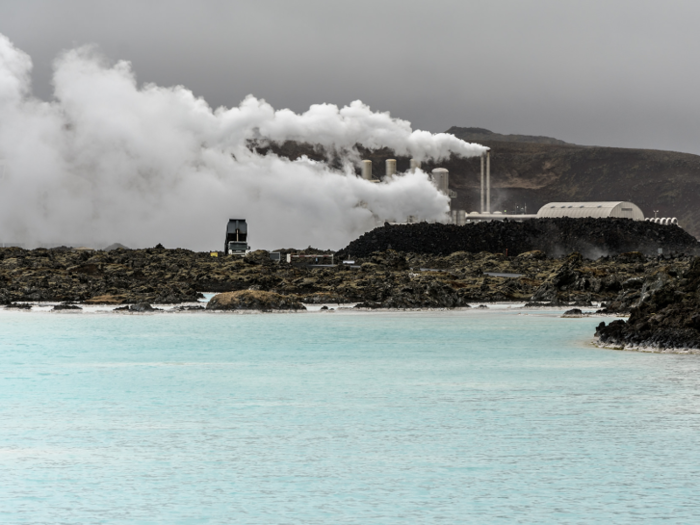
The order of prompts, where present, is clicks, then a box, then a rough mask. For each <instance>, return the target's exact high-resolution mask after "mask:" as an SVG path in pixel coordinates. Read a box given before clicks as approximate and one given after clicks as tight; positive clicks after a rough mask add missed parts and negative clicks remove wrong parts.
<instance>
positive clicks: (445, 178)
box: [431, 168, 450, 194]
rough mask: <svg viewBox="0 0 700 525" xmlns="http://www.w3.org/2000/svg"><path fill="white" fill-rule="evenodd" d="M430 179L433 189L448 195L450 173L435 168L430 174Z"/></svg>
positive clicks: (443, 169)
mask: <svg viewBox="0 0 700 525" xmlns="http://www.w3.org/2000/svg"><path fill="white" fill-rule="evenodd" d="M431 178H432V180H433V184H434V185H435V187H436V188H437V189H438V190H440V191H441V192H443V193H445V194H448V193H449V187H450V172H449V171H447V170H446V169H445V168H435V169H434V170H433V171H432V173H431Z"/></svg>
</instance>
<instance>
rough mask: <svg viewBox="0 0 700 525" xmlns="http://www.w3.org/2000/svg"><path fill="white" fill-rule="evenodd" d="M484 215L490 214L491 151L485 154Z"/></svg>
mask: <svg viewBox="0 0 700 525" xmlns="http://www.w3.org/2000/svg"><path fill="white" fill-rule="evenodd" d="M486 213H491V151H487V152H486Z"/></svg>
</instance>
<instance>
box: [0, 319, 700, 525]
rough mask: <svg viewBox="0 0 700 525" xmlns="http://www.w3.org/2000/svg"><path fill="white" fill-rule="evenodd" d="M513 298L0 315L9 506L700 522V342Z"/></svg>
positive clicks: (223, 518)
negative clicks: (659, 340) (630, 342)
mask: <svg viewBox="0 0 700 525" xmlns="http://www.w3.org/2000/svg"><path fill="white" fill-rule="evenodd" d="M598 322H600V320H599V319H560V318H558V317H556V316H553V315H551V314H547V315H521V314H519V313H518V312H508V311H504V312H494V311H485V312H483V311H472V312H437V313H425V312H423V313H421V312H415V313H396V314H391V313H382V314H369V313H366V314H365V313H341V312H335V313H318V314H286V315H285V314H264V315H232V314H219V315H217V314H159V315H117V314H85V313H83V314H41V313H26V312H9V311H5V312H2V314H1V315H0V523H3V524H15V523H17V524H19V523H21V524H30V523H34V524H49V523H50V524H55V523H62V524H78V523H80V524H88V523H89V524H93V523H94V524H97V523H109V524H161V523H162V524H195V523H196V524H200V523H207V524H209V523H212V524H219V523H241V524H462V523H474V524H490V523H503V524H506V523H508V524H510V523H538V524H539V523H557V524H559V523H561V524H568V523H572V524H573V523H576V524H588V523H591V524H592V523H595V524H601V523H615V524H628V523H629V524H632V523H634V524H639V523H645V524H648V523H700V496H699V494H700V490H699V489H700V487H699V481H698V480H700V374H699V373H698V372H700V359H699V358H698V357H693V356H674V355H650V354H641V353H631V352H615V351H610V350H601V349H597V348H594V347H592V346H591V345H590V344H589V341H590V339H591V336H592V334H593V332H594V328H595V325H596V324H597V323H598Z"/></svg>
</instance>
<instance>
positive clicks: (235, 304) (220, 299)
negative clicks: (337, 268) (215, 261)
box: [207, 290, 305, 311]
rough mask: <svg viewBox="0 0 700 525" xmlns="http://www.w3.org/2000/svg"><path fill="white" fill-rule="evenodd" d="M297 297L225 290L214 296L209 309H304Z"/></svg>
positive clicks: (257, 291) (254, 291)
mask: <svg viewBox="0 0 700 525" xmlns="http://www.w3.org/2000/svg"><path fill="white" fill-rule="evenodd" d="M304 309H305V308H304V305H303V304H301V303H300V302H299V301H297V300H296V299H295V298H293V297H290V296H287V295H280V294H278V293H274V292H261V291H259V290H240V291H238V292H224V293H220V294H218V295H215V296H214V297H212V299H211V300H210V301H209V303H207V310H263V311H265V310H267V311H269V310H304Z"/></svg>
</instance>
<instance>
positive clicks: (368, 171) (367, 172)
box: [362, 160, 373, 180]
mask: <svg viewBox="0 0 700 525" xmlns="http://www.w3.org/2000/svg"><path fill="white" fill-rule="evenodd" d="M362 178H363V179H365V180H372V178H373V177H372V161H371V160H363V161H362Z"/></svg>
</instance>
